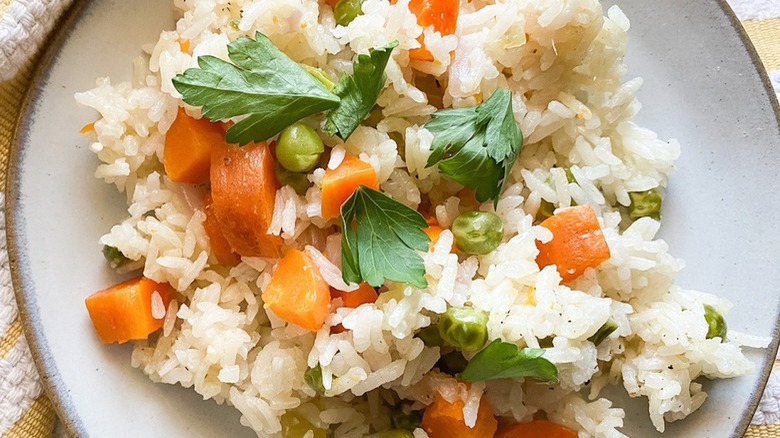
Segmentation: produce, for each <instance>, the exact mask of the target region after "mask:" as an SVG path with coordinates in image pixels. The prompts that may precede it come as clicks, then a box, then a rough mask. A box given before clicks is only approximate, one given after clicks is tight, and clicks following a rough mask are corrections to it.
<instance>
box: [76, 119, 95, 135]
mask: <svg viewBox="0 0 780 438" xmlns="http://www.w3.org/2000/svg"><path fill="white" fill-rule="evenodd" d="M94 130H95V123H94V122H92V123H87V124H86V125H84V126H82V127H81V129H79V133H81V134H86V133H87V132H92V131H94Z"/></svg>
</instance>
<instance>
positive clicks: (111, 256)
mask: <svg viewBox="0 0 780 438" xmlns="http://www.w3.org/2000/svg"><path fill="white" fill-rule="evenodd" d="M103 257H105V258H106V261H108V265H109V266H111V268H113V269H116V268H119V267H121V266H124V265H126V264H128V263H129V262H131V260H130V259H129V258H127V257H126V256H125V255H124V254H122V251H120V250H119V249H117V248H116V247H113V246H110V245H104V246H103Z"/></svg>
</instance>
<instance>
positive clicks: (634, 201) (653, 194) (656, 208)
mask: <svg viewBox="0 0 780 438" xmlns="http://www.w3.org/2000/svg"><path fill="white" fill-rule="evenodd" d="M628 197H629V198H630V199H631V204H629V206H628V217H629V218H630V219H631V220H632V221H635V220H637V219H639V218H640V217H651V218H653V219H656V220H660V219H661V195H660V194H659V193H658V191H657V190H656V189H650V190H647V191H645V192H629V193H628Z"/></svg>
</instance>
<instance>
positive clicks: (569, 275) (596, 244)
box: [536, 205, 610, 282]
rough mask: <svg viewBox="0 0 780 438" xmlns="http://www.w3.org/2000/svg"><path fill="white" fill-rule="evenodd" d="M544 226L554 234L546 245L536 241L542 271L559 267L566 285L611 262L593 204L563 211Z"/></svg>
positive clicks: (543, 223) (542, 224) (548, 219)
mask: <svg viewBox="0 0 780 438" xmlns="http://www.w3.org/2000/svg"><path fill="white" fill-rule="evenodd" d="M540 225H541V226H543V227H545V228H547V229H549V230H550V231H552V234H553V238H552V240H551V241H549V242H547V243H541V242H536V247H537V248H539V255H538V256H537V257H536V264H537V265H539V268H540V269H541V268H543V267H545V266H549V265H556V267H557V268H558V273H559V274H560V275H561V278H562V279H563V281H564V282H567V281H570V280H573V279H575V278H577V277H579V276H580V275H581V274H582V273H583V272H585V269H587V268H595V267H597V266H598V265H600V264H601V263H602V262H604V261H605V260H607V259H609V257H610V254H609V246H607V241H606V240H605V239H604V233H603V232H602V231H601V226H600V225H599V221H598V218H597V217H596V213H595V212H594V211H593V207H591V206H590V205H579V206H577V207H572V208H568V209H566V210H563V211H561V212H559V213H557V214H555V215H553V216H551V217H549V218H547V219H545V220H544V221H543V222H542V223H541V224H540Z"/></svg>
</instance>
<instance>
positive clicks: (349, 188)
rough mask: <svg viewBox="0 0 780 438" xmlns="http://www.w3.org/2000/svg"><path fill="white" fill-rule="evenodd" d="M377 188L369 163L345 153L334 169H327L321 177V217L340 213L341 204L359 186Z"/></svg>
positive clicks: (330, 216)
mask: <svg viewBox="0 0 780 438" xmlns="http://www.w3.org/2000/svg"><path fill="white" fill-rule="evenodd" d="M361 185H363V186H366V187H371V188H372V189H377V190H378V189H379V180H377V177H376V172H375V171H374V168H373V167H371V165H370V164H368V163H366V162H365V161H362V160H360V158H358V157H356V156H354V155H350V154H347V155H346V156H345V157H344V160H343V161H342V162H341V164H339V166H338V167H337V168H335V169H332V170H331V169H328V170H326V171H325V175H324V176H323V177H322V217H324V218H326V219H327V218H332V217H336V216H338V215H340V214H341V205H342V204H343V203H344V202H346V200H347V199H349V197H350V196H352V192H354V191H355V189H356V188H358V187H359V186H361Z"/></svg>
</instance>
